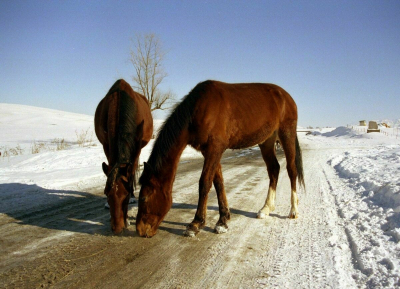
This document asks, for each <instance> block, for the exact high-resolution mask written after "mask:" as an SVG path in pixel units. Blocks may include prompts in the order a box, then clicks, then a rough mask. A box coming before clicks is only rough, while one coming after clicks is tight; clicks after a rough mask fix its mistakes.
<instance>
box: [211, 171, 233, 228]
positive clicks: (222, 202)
mask: <svg viewBox="0 0 400 289" xmlns="http://www.w3.org/2000/svg"><path fill="white" fill-rule="evenodd" d="M214 187H215V190H216V192H217V198H218V207H219V220H218V222H217V224H216V226H215V232H216V233H218V234H222V233H226V232H227V230H228V224H227V223H228V221H229V220H230V219H231V213H230V211H229V206H228V200H227V199H226V193H225V188H224V179H223V177H222V169H221V164H218V167H217V170H216V171H215V175H214Z"/></svg>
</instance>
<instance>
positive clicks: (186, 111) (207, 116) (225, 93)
mask: <svg viewBox="0 0 400 289" xmlns="http://www.w3.org/2000/svg"><path fill="white" fill-rule="evenodd" d="M296 127H297V106H296V104H295V102H294V101H293V99H292V97H291V96H290V95H289V94H288V93H287V92H286V91H285V90H283V89H282V88H281V87H279V86H277V85H274V84H263V83H239V84H228V83H223V82H219V81H211V80H209V81H205V82H202V83H199V84H198V85H197V86H196V87H194V88H193V90H192V91H191V92H190V93H189V94H188V95H187V96H186V97H185V98H184V99H183V100H182V102H181V103H180V104H179V105H178V106H177V107H176V108H175V110H174V111H173V112H172V113H171V115H170V116H169V117H168V119H167V120H166V122H165V123H164V125H163V127H162V128H161V130H160V131H159V134H158V137H157V139H156V141H155V144H154V147H153V150H152V152H151V155H150V157H149V159H148V161H147V163H145V164H144V170H143V173H142V175H141V177H140V179H139V181H140V183H141V185H142V187H141V190H140V194H139V210H138V214H137V218H136V230H137V232H138V233H139V235H140V236H143V237H152V236H154V235H155V234H156V232H157V229H158V227H159V225H160V223H161V222H162V220H163V219H164V217H165V215H166V214H167V212H168V211H169V209H170V208H171V205H172V185H173V181H174V179H175V174H176V170H177V166H178V162H179V158H180V156H181V154H182V151H183V150H184V149H185V147H186V145H188V144H189V145H191V146H192V147H193V148H195V149H197V150H199V151H200V152H201V153H202V154H203V156H204V165H203V171H202V173H201V177H200V181H199V201H198V207H197V211H196V214H195V217H194V220H193V221H192V222H191V223H190V224H189V225H188V226H187V228H186V231H185V235H187V236H194V235H196V234H197V233H198V232H199V230H200V229H201V228H202V227H204V226H205V220H206V210H207V195H208V192H209V190H210V188H211V186H212V184H213V183H214V186H215V190H216V193H217V198H218V206H219V215H220V217H219V220H218V222H217V224H216V227H215V231H216V232H217V233H223V232H226V230H227V228H228V225H227V221H228V220H229V219H230V211H229V207H228V201H227V198H226V194H225V189H224V182H223V177H222V170H221V164H220V160H221V156H222V154H223V152H224V151H225V150H226V149H228V148H229V149H242V148H247V147H251V146H254V145H258V146H259V147H260V149H261V153H262V157H263V159H264V161H265V163H266V165H267V169H268V175H269V178H270V184H269V190H268V196H267V199H266V202H265V205H264V206H263V208H261V210H260V211H259V213H258V217H259V218H265V217H266V216H267V215H268V214H269V212H271V211H273V210H274V209H275V192H276V185H277V182H278V175H279V169H280V165H279V163H278V160H277V158H276V154H275V141H276V140H277V139H279V141H280V143H281V144H282V147H283V149H284V151H285V155H286V161H287V171H288V174H289V178H290V182H291V209H290V213H289V218H297V217H298V208H297V206H298V198H297V193H296V178H297V179H298V181H299V184H301V185H303V186H304V177H303V168H302V157H301V150H300V146H299V142H298V139H297V133H296Z"/></svg>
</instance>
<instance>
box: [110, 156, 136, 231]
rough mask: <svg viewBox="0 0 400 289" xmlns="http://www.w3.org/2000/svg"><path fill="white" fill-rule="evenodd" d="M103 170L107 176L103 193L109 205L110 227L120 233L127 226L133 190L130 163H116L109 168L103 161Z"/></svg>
mask: <svg viewBox="0 0 400 289" xmlns="http://www.w3.org/2000/svg"><path fill="white" fill-rule="evenodd" d="M103 171H104V173H105V174H106V176H107V182H106V187H105V189H104V194H105V195H106V196H107V202H108V204H109V206H110V215H111V229H112V231H113V232H114V233H115V234H120V233H121V232H122V231H123V230H124V229H125V228H127V227H128V225H127V223H128V222H127V218H128V204H129V198H130V195H131V194H130V192H131V191H132V190H133V173H132V164H125V163H123V164H116V165H115V166H114V167H112V168H111V167H110V166H108V165H106V164H105V163H103Z"/></svg>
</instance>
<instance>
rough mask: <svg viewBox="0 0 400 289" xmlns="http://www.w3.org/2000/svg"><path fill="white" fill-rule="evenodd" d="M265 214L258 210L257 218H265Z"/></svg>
mask: <svg viewBox="0 0 400 289" xmlns="http://www.w3.org/2000/svg"><path fill="white" fill-rule="evenodd" d="M266 217H267V215H266V214H265V213H263V212H261V211H259V212H258V214H257V219H265V218H266Z"/></svg>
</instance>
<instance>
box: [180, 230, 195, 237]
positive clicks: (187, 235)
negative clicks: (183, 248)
mask: <svg viewBox="0 0 400 289" xmlns="http://www.w3.org/2000/svg"><path fill="white" fill-rule="evenodd" d="M183 235H184V236H185V237H190V238H194V237H195V236H196V234H195V233H194V232H193V231H191V230H185V231H184V232H183Z"/></svg>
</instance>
